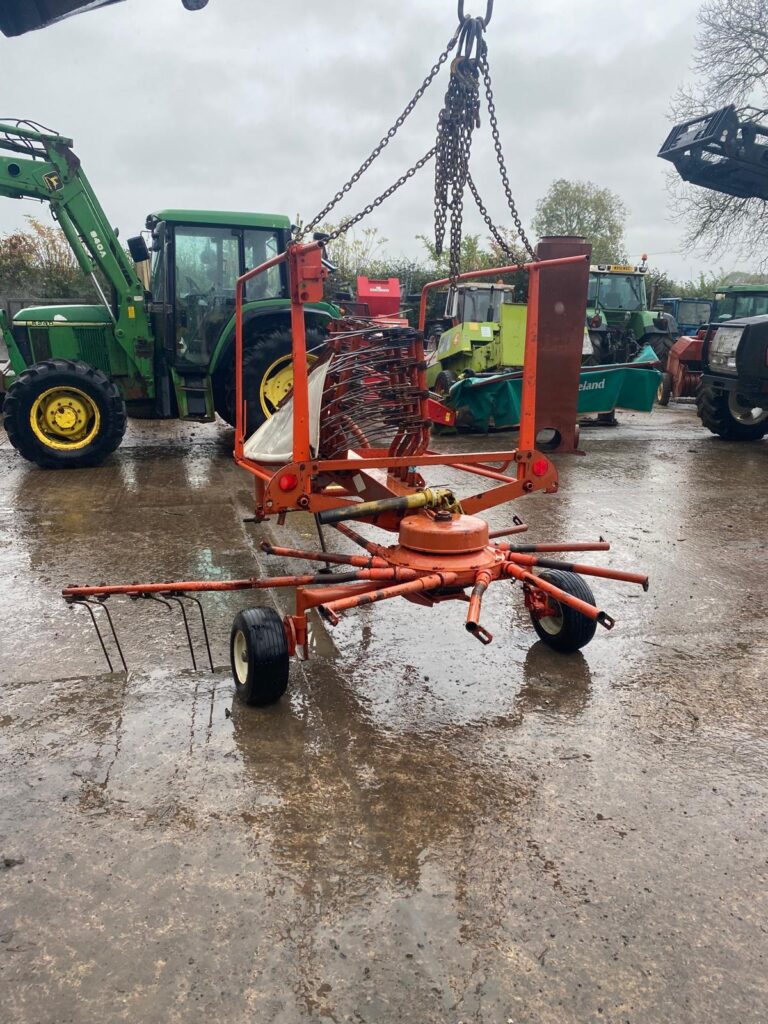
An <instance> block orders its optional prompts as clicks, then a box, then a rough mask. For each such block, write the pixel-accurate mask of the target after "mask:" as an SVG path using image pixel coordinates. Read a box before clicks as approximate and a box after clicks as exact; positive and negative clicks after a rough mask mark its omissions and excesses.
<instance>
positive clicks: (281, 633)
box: [64, 241, 648, 704]
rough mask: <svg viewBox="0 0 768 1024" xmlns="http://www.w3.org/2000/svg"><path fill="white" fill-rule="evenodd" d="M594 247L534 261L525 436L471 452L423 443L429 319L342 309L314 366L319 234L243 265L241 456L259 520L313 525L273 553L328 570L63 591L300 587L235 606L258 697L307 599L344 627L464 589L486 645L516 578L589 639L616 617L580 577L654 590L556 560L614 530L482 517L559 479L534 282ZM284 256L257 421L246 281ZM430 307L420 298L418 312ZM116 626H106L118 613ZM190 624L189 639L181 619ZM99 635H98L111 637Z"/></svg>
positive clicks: (154, 593)
mask: <svg viewBox="0 0 768 1024" xmlns="http://www.w3.org/2000/svg"><path fill="white" fill-rule="evenodd" d="M585 259H586V257H584V256H573V257H564V258H561V259H553V260H538V261H535V262H532V263H530V264H527V265H526V267H525V269H526V270H527V271H528V273H529V275H530V282H531V288H530V302H531V306H530V308H529V316H528V322H527V333H526V352H525V367H524V373H523V408H522V416H521V426H520V435H519V443H518V446H517V447H516V448H514V449H512V450H507V451H493V452H471V453H462V454H461V455H451V454H444V453H436V452H433V451H432V450H430V448H429V437H430V425H431V424H430V421H429V411H430V404H429V391H428V389H427V386H426V363H425V358H424V351H423V335H422V333H421V332H420V331H417V330H413V329H411V328H406V327H402V326H388V325H387V324H386V323H382V322H381V321H376V320H371V319H363V318H355V319H349V320H342V321H337V322H332V323H331V324H330V326H329V335H328V339H327V343H326V344H325V345H324V346H323V349H322V350H320V351H317V350H316V351H315V352H314V355H315V356H319V358H317V360H316V361H315V362H314V363H313V365H312V367H311V369H310V367H309V366H308V360H307V353H306V331H305V321H304V312H305V310H304V307H305V305H306V304H307V303H309V302H317V301H320V300H321V299H322V297H323V281H324V278H325V275H326V269H325V266H324V263H323V246H322V243H321V242H317V241H316V242H311V243H306V244H301V243H296V244H292V245H290V246H289V247H288V249H287V251H286V252H285V253H283V254H281V255H280V256H277V257H275V258H274V259H272V260H270V261H268V262H267V263H264V264H263V265H262V266H260V267H257V268H256V269H255V270H252V271H250V272H249V273H247V274H245V275H244V276H243V277H241V278H240V280H239V281H238V283H237V293H236V317H237V336H236V363H235V366H236V393H237V412H236V416H237V420H236V427H235V449H234V457H235V461H236V462H237V464H238V465H239V466H241V467H242V468H243V469H244V470H246V471H247V472H248V473H250V474H251V475H252V476H253V478H254V485H255V513H256V515H255V519H256V521H264V520H266V519H268V518H270V517H277V519H278V522H279V523H281V524H282V523H283V522H284V521H285V517H286V515H287V514H288V513H289V512H301V511H303V512H307V513H310V514H312V515H314V517H315V520H316V523H317V527H318V532H319V535H320V539H321V543H322V549H321V550H316V551H315V550H299V549H295V548H291V547H277V546H274V545H272V544H269V543H266V542H265V543H263V544H262V550H263V551H264V553H265V554H267V555H269V556H279V557H282V558H292V559H300V560H304V561H306V562H308V563H312V562H321V563H323V564H324V569H323V570H322V571H320V572H318V573H316V574H313V573H307V574H305V575H294V576H282V577H272V578H270V577H267V578H263V579H260V578H251V579H241V580H229V581H215V582H214V581H209V582H205V581H182V582H178V583H155V584H131V585H128V586H125V585H117V586H101V587H68V588H67V589H66V590H65V591H64V596H65V598H66V599H67V600H69V601H70V602H73V603H83V602H87V603H88V605H89V608H88V610H89V612H91V617H92V618H93V619H94V624H96V621H95V618H94V616H93V614H92V605H93V602H94V601H95V602H96V603H97V604H100V605H102V606H103V602H104V600H105V599H107V598H109V597H111V596H113V595H118V594H124V595H129V596H131V597H134V598H155V599H157V598H160V599H162V600H167V599H169V598H173V599H176V600H178V601H179V602H180V603H181V607H182V610H183V608H184V606H183V603H182V602H183V600H184V598H185V597H188V596H190V595H195V594H198V593H199V592H200V591H228V590H268V589H275V588H282V587H290V588H292V589H295V592H296V604H295V610H294V611H293V612H292V613H290V614H288V615H286V616H284V617H283V618H282V619H281V618H280V616H279V615H278V613H277V612H276V611H275V610H274V609H273V608H271V607H257V608H251V609H248V610H246V611H245V612H241V613H240V614H239V615H238V616H237V617H236V619H235V623H234V625H233V628H232V634H231V641H230V653H231V662H232V669H233V674H234V677H235V683H236V688H237V692H238V694H239V696H240V697H241V698H242V699H243V700H245V701H246V702H247V703H250V704H268V703H271V702H272V701H273V700H276V699H277V698H278V697H279V696H280V695H281V694H282V693H283V692H284V690H285V687H286V686H287V682H288V667H287V666H288V658H289V657H290V656H291V655H294V654H296V653H298V652H301V653H303V655H304V656H305V657H307V656H308V654H309V632H310V618H309V613H310V612H311V610H312V609H317V610H318V612H319V613H320V614H321V615H322V616H323V618H324V619H325V620H326V621H327V622H328V623H330V624H331V625H335V624H337V623H338V621H339V619H340V617H341V616H342V615H344V614H345V613H349V612H352V611H354V610H355V609H358V608H361V607H364V606H366V605H374V604H378V603H379V602H381V601H386V600H390V599H393V598H397V597H402V598H405V599H406V600H408V601H410V602H412V603H415V604H418V605H421V606H424V607H432V606H433V605H435V604H437V603H441V602H444V601H457V600H458V601H463V602H466V604H467V615H466V629H467V630H468V631H469V632H470V633H471V634H472V635H474V636H475V637H477V639H478V640H480V641H481V642H482V643H483V644H488V643H490V642H491V641H492V639H493V637H492V634H491V633H490V631H489V630H488V629H486V627H485V626H484V625H483V624H482V623H481V614H482V605H483V599H484V596H485V593H486V592H487V590H488V588H489V587H490V586H491V585H492V584H494V583H499V582H510V581H517V582H519V583H520V584H521V585H522V589H523V594H524V598H525V603H526V606H527V607H528V610H529V612H530V614H531V618H532V621H533V625H534V628H535V630H536V632H537V633H538V635H539V636H540V637H541V639H543V640H544V641H545V642H547V643H549V644H550V646H552V647H554V648H556V649H558V650H562V651H569V650H576V649H578V648H579V647H582V646H584V644H585V643H587V642H588V641H589V640H590V639H591V638H592V636H593V635H594V632H595V628H596V626H597V624H600V625H602V626H604V627H605V628H607V629H610V628H612V626H613V625H614V620H613V619H612V618H611V616H610V615H608V614H607V613H606V612H605V611H603V610H601V609H600V608H599V607H598V606H597V605H596V603H595V600H594V597H593V595H592V593H591V591H590V590H589V587H588V586H587V584H586V583H585V582H584V579H583V577H585V576H593V577H598V578H603V579H613V580H620V581H624V582H629V583H635V584H639V585H641V586H643V587H644V588H647V585H648V581H647V577H645V576H644V575H641V574H638V573H628V572H617V571H614V570H611V569H605V568H600V567H596V566H591V565H585V564H581V563H578V564H573V563H570V562H566V561H562V560H559V559H552V558H550V557H548V555H551V554H553V553H561V554H564V553H567V552H577V551H605V550H608V547H609V545H608V544H607V543H606V542H605V541H603V540H602V539H600V540H599V541H595V542H588V543H584V542H581V543H561V544H539V545H519V544H514V543H511V542H510V541H509V540H505V539H503V538H504V537H509V536H511V535H513V534H515V533H521V532H523V531H525V530H526V529H527V527H526V526H525V524H524V523H522V521H521V520H520V519H518V518H517V517H515V519H514V523H513V525H511V526H510V527H509V528H508V529H506V530H497V531H495V532H494V533H493V534H491V533H490V531H489V527H488V523H487V521H486V520H485V519H483V518H482V516H481V513H483V512H485V511H486V510H488V509H490V508H493V507H495V506H497V505H501V504H504V503H506V502H509V501H512V500H515V499H517V498H520V497H523V496H524V495H526V494H531V493H534V492H536V491H544V492H546V493H554V492H556V491H557V486H558V482H557V473H556V470H555V467H554V465H553V464H552V462H551V460H550V459H549V458H548V456H547V455H546V454H545V453H543V452H541V451H537V450H536V386H537V356H538V347H539V342H540V339H539V337H538V327H537V323H538V317H537V307H536V303H537V296H538V293H539V290H538V280H539V276H540V275H541V274H543V273H544V274H545V273H547V271H548V270H549V269H550V268H552V267H559V268H564V267H565V268H567V267H569V266H571V267H574V268H576V267H577V266H579V267H580V269H583V265H584V261H585ZM281 263H286V264H287V271H288V279H289V282H290V297H291V323H292V336H293V341H292V345H293V348H292V355H293V367H294V384H293V390H292V392H291V393H290V395H288V396H287V398H286V399H285V401H284V402H283V404H282V405H281V407H280V408H279V409H278V410H277V412H276V414H275V415H274V417H273V418H272V419H271V420H268V421H267V422H266V423H265V424H263V425H262V426H261V427H259V428H258V429H257V430H256V431H255V432H253V433H251V432H250V431H249V427H248V423H247V417H248V403H247V400H246V399H247V397H248V396H246V395H245V393H244V383H243V352H244V331H243V296H244V289H245V285H246V284H247V282H248V281H249V280H250V279H252V278H253V277H256V276H258V275H259V274H262V273H264V272H266V271H267V270H268V269H270V268H271V267H274V266H276V265H278V264H281ZM512 269H520V268H518V267H514V268H510V267H502V268H498V269H497V270H495V271H494V273H495V274H502V273H504V272H509V271H510V270H512ZM467 276H471V275H467ZM425 295H426V289H425ZM423 311H424V303H422V319H423ZM579 330H581V328H579ZM436 469H441V470H446V469H448V470H450V472H451V476H452V477H453V476H455V475H456V474H460V475H461V476H462V477H463V478H465V479H478V478H479V481H485V482H486V484H487V486H486V489H484V490H479V491H477V492H476V493H472V494H471V495H469V496H467V497H462V498H461V499H460V500H459V498H458V497H457V496H456V494H455V493H454V491H453V490H451V489H449V488H446V487H430V486H428V485H427V481H426V479H425V476H429V475H431V474H432V473H433V472H434V470H436ZM355 521H357V522H363V523H366V524H369V525H373V526H375V527H377V528H378V529H380V530H383V531H385V532H387V533H389V534H390V535H391V534H394V535H395V540H394V543H390V544H386V545H384V544H380V543H376V542H375V541H373V540H371V539H369V538H367V537H365V536H363V535H361V534H360V533H359V532H358V531H357V530H356V529H355V528H353V526H351V525H350V524H351V523H353V522H355ZM324 528H331V529H335V530H336V531H337V533H338V534H339V535H340V536H341V537H343V538H344V539H345V540H347V541H351V542H353V543H354V544H355V545H356V546H357V547H358V548H359V549H360V553H357V554H341V553H338V552H334V551H329V550H327V548H326V545H325V535H324V533H323V530H324ZM198 607H201V606H199V603H198ZM203 621H204V620H203ZM109 624H110V628H111V618H110V622H109ZM184 624H185V627H186V630H187V638H188V640H189V644H190V649H192V641H191V638H190V631H189V627H188V623H187V620H186V616H185V619H184ZM113 635H114V631H113ZM100 639H101V640H102V646H104V641H103V638H102V637H101V634H100ZM105 653H106V649H105ZM192 654H193V658H194V651H192Z"/></svg>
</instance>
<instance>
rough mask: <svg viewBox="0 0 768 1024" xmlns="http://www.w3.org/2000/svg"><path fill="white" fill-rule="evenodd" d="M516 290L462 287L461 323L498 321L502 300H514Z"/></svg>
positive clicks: (460, 295) (459, 313)
mask: <svg viewBox="0 0 768 1024" xmlns="http://www.w3.org/2000/svg"><path fill="white" fill-rule="evenodd" d="M514 298H515V296H514V292H513V291H512V290H511V289H510V290H506V289H503V288H471V287H470V288H462V289H461V291H460V292H459V309H458V318H459V320H460V322H461V323H465V324H466V323H481V324H483V323H498V322H499V320H500V319H501V304H502V302H514Z"/></svg>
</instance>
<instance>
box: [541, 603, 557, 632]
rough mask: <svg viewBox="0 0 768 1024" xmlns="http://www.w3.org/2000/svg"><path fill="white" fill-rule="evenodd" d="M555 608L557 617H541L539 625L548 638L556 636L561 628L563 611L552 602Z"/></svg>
mask: <svg viewBox="0 0 768 1024" xmlns="http://www.w3.org/2000/svg"><path fill="white" fill-rule="evenodd" d="M552 604H554V605H555V606H556V607H557V615H542V617H541V618H540V619H539V625H540V626H541V628H542V629H543V630H544V632H545V633H548V634H549V636H557V635H558V633H560V632H561V630H562V628H563V609H562V607H561V606H560V604H559V603H558V602H557V601H552Z"/></svg>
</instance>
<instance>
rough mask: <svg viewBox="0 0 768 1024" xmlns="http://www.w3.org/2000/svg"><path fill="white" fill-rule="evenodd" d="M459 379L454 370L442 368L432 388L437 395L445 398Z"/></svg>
mask: <svg viewBox="0 0 768 1024" xmlns="http://www.w3.org/2000/svg"><path fill="white" fill-rule="evenodd" d="M458 379H459V378H458V377H457V376H456V374H455V373H454V372H453V370H441V371H440V373H438V375H437V379H436V380H435V384H434V387H433V388H432V390H433V391H434V392H435V394H436V395H439V396H440V397H441V398H445V397H446V395H447V394H448V392H449V391H450V390H451V388H452V387H453V385H454V384H455V383H456V381H457V380H458Z"/></svg>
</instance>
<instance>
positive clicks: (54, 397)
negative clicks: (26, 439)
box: [29, 385, 101, 452]
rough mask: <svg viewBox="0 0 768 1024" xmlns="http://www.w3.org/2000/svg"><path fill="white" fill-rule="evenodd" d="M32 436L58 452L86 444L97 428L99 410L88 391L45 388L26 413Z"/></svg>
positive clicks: (95, 433) (78, 447)
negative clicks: (27, 413)
mask: <svg viewBox="0 0 768 1024" xmlns="http://www.w3.org/2000/svg"><path fill="white" fill-rule="evenodd" d="M29 424H30V426H31V427H32V432H33V433H34V435H35V437H36V438H37V439H38V441H40V442H41V443H42V444H44V445H45V446H46V448H53V449H55V450H56V451H58V452H70V451H77V450H78V449H80V448H85V447H86V446H87V445H89V444H90V443H91V442H92V441H93V440H94V438H95V437H96V436H97V434H98V433H99V430H100V428H101V413H100V412H99V407H98V405H97V404H96V403H95V402H94V400H93V399H92V398H91V396H90V395H87V394H86V393H85V392H84V391H81V390H80V388H74V387H68V386H64V385H62V386H61V387H56V388H49V389H48V391H44V392H43V393H42V394H41V395H38V397H37V398H36V399H35V401H34V404H33V406H32V408H31V410H30V413H29Z"/></svg>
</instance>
